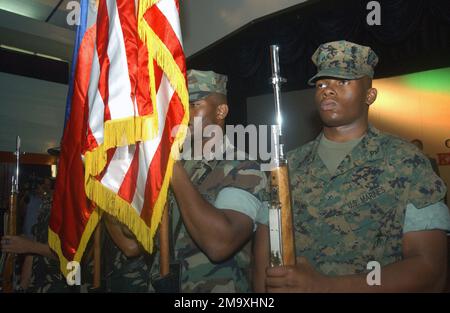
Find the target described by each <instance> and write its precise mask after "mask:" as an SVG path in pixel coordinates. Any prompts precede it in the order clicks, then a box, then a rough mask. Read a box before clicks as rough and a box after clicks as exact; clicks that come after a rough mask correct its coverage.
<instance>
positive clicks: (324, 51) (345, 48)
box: [308, 40, 378, 85]
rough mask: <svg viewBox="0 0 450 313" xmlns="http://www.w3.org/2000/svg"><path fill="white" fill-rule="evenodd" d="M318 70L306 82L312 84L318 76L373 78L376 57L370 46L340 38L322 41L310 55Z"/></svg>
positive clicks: (376, 61)
mask: <svg viewBox="0 0 450 313" xmlns="http://www.w3.org/2000/svg"><path fill="white" fill-rule="evenodd" d="M311 59H312V61H313V62H314V64H315V65H316V66H317V69H318V72H317V74H316V75H315V76H313V77H312V78H311V79H310V80H309V81H308V83H309V84H310V85H314V83H315V82H316V80H317V79H318V78H320V77H336V78H345V79H359V78H362V77H364V76H369V77H371V78H373V74H374V67H375V66H376V65H377V63H378V57H377V55H376V54H375V52H373V50H372V49H371V48H370V47H365V46H361V45H358V44H355V43H353V42H349V41H345V40H340V41H333V42H328V43H324V44H322V45H320V46H319V48H317V50H316V52H315V53H314V54H313V56H312V58H311Z"/></svg>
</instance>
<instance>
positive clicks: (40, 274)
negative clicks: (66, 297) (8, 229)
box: [26, 192, 74, 293]
mask: <svg viewBox="0 0 450 313" xmlns="http://www.w3.org/2000/svg"><path fill="white" fill-rule="evenodd" d="M51 207H52V193H51V192H48V193H45V194H43V195H42V204H41V206H40V208H39V213H38V218H37V223H36V224H35V225H34V226H33V227H32V230H31V232H32V235H33V237H34V238H35V240H36V241H38V242H40V243H48V222H49V220H50V210H51ZM26 291H27V292H36V293H41V292H42V293H47V292H57V293H62V292H72V291H74V288H71V287H70V286H69V285H67V282H66V279H65V277H64V275H63V274H62V273H61V271H60V269H59V261H58V260H57V259H50V258H47V257H44V256H41V255H34V256H33V264H32V273H31V278H30V284H29V286H28V288H27V290H26Z"/></svg>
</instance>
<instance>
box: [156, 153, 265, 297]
mask: <svg viewBox="0 0 450 313" xmlns="http://www.w3.org/2000/svg"><path fill="white" fill-rule="evenodd" d="M184 167H185V169H186V171H187V173H188V175H189V177H191V181H192V183H193V184H194V186H195V187H196V188H197V190H198V191H199V192H200V194H201V195H202V196H203V198H204V199H205V200H207V201H209V202H210V203H212V204H214V202H215V200H216V198H217V196H218V194H219V192H220V191H221V190H222V189H224V188H227V187H233V188H239V189H242V190H245V191H247V192H249V193H250V194H252V195H253V196H255V197H256V198H258V199H259V200H260V201H262V200H264V199H265V195H266V193H265V188H266V184H267V178H266V175H265V174H264V173H263V172H261V171H260V167H259V164H257V163H256V162H253V161H236V160H234V161H230V160H212V161H206V160H205V159H203V160H201V161H194V160H189V161H186V162H185V164H184ZM169 201H170V210H171V215H172V218H171V220H172V229H174V230H175V229H176V224H177V223H178V221H179V218H180V211H179V209H178V206H177V203H176V200H175V199H174V197H173V196H171V197H170V200H169ZM231 209H232V208H231ZM261 212H262V211H261ZM259 214H263V213H259ZM258 218H259V217H257V219H258ZM181 225H182V224H181ZM175 237H176V238H175V239H174V240H175V249H174V250H175V260H177V261H179V262H180V263H181V269H182V274H181V291H182V292H249V291H250V284H249V269H250V256H251V255H250V253H251V251H250V244H247V245H246V246H245V247H244V248H243V249H242V250H240V251H239V252H237V253H236V254H235V255H234V256H233V257H231V258H229V259H228V260H226V261H224V262H221V263H212V262H211V261H210V260H209V259H208V257H207V256H206V255H205V254H204V253H203V252H202V251H201V250H200V249H199V247H198V246H197V245H196V244H195V242H194V241H193V239H192V238H191V237H190V236H189V233H188V231H187V230H186V228H185V227H184V225H182V226H181V228H180V230H179V234H178V235H177V234H175ZM158 271H159V253H157V255H156V256H155V264H154V266H153V268H152V273H158Z"/></svg>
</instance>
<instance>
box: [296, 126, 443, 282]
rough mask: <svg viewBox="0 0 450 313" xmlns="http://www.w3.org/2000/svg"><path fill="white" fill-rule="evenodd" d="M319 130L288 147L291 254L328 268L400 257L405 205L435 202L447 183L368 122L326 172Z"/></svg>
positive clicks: (359, 268) (362, 267) (333, 271)
mask: <svg viewBox="0 0 450 313" xmlns="http://www.w3.org/2000/svg"><path fill="white" fill-rule="evenodd" d="M322 136H323V135H322V134H321V135H319V136H318V137H317V138H316V139H315V140H314V141H312V142H310V143H308V144H306V145H304V146H302V147H300V148H297V149H295V150H293V151H291V152H290V153H288V159H289V166H290V175H291V184H292V188H293V189H292V195H293V201H294V223H295V225H294V227H295V233H296V237H295V241H296V254H297V255H299V256H305V257H307V258H308V259H309V260H310V261H311V262H312V264H313V265H314V266H315V267H316V268H317V269H318V270H319V271H320V272H322V273H324V274H329V275H347V274H358V273H363V272H365V271H366V266H367V263H368V262H370V261H378V262H379V263H380V264H381V266H384V265H387V264H390V263H393V262H396V261H399V260H401V258H402V236H403V225H404V220H405V210H406V206H407V205H408V204H409V203H412V204H413V205H414V206H415V207H416V208H418V209H421V208H424V207H427V206H429V205H431V204H434V203H436V202H438V201H440V200H441V199H442V198H443V196H444V194H445V191H446V188H445V186H444V183H443V182H442V180H441V179H440V178H439V177H437V176H436V175H435V174H434V173H433V170H432V168H431V166H430V163H429V161H428V160H427V158H426V157H425V156H424V155H423V154H422V153H420V151H419V150H418V149H416V148H415V147H414V146H412V145H411V144H409V143H407V142H405V141H403V140H401V139H399V138H397V137H394V136H391V135H387V134H383V133H381V132H380V131H378V130H377V129H375V128H374V127H372V126H370V127H369V129H368V132H367V134H366V135H365V136H364V137H363V139H362V140H361V141H360V142H359V144H358V145H357V146H356V147H354V148H353V150H352V151H351V152H350V153H349V154H348V155H347V156H346V157H345V159H344V160H343V161H342V162H341V163H340V165H339V166H338V168H337V170H336V172H335V174H334V175H331V174H330V173H329V171H328V170H327V168H326V166H325V165H324V163H323V162H322V160H321V158H320V157H319V155H318V153H317V149H318V146H319V143H320V140H321V137H322Z"/></svg>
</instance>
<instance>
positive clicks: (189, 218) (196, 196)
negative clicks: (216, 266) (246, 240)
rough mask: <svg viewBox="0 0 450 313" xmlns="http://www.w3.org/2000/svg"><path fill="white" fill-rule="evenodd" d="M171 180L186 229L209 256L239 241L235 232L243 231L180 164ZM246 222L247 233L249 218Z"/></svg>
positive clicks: (226, 249)
mask: <svg viewBox="0 0 450 313" xmlns="http://www.w3.org/2000/svg"><path fill="white" fill-rule="evenodd" d="M171 183H172V189H173V191H174V193H175V197H176V199H177V202H178V205H179V208H180V212H181V215H182V217H183V221H184V224H185V226H186V228H187V230H188V231H189V233H190V235H191V236H192V238H193V239H194V241H195V242H196V243H197V244H198V245H199V246H200V248H201V249H202V250H204V251H205V252H206V253H207V254H208V256H209V257H212V258H213V259H214V258H215V257H214V255H215V254H216V252H217V251H218V250H220V251H226V252H229V251H231V250H234V246H238V245H240V243H237V242H236V236H238V237H239V236H243V234H242V232H241V233H239V232H236V230H234V229H233V223H232V221H231V220H230V219H229V217H228V216H227V215H226V214H225V213H224V211H223V210H218V209H217V208H215V207H214V206H213V205H211V204H210V203H209V202H208V201H206V200H205V199H204V198H203V197H202V196H201V194H200V193H199V192H198V190H197V189H196V188H195V186H194V185H193V184H192V182H191V181H190V179H189V177H188V175H187V173H186V171H185V170H184V168H183V167H182V165H181V164H175V166H174V175H173V177H172V182H171ZM236 214H239V213H236ZM248 223H249V229H250V231H249V234H248V236H249V235H250V234H251V221H250V220H249V221H248ZM244 236H245V235H244ZM238 241H239V240H238ZM219 254H222V253H219Z"/></svg>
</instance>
